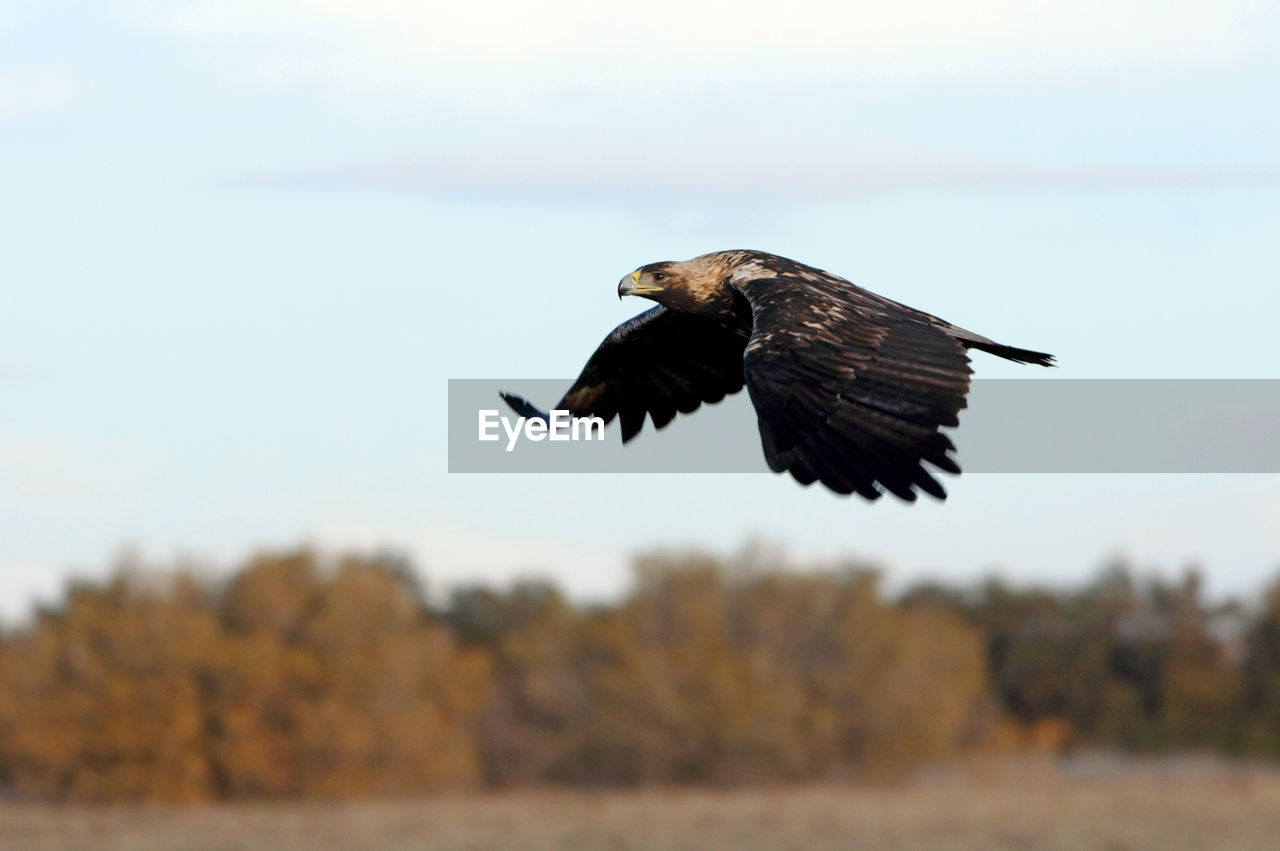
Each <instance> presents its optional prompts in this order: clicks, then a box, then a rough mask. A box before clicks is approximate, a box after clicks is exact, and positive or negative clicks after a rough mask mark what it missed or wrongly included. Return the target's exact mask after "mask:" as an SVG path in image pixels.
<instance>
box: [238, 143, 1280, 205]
mask: <svg viewBox="0 0 1280 851" xmlns="http://www.w3.org/2000/svg"><path fill="white" fill-rule="evenodd" d="M234 182H236V183H238V184H241V185H246V184H247V185H250V186H257V187H271V188H296V189H332V190H360V189H382V190H398V191H408V192H421V193H425V194H433V195H442V196H467V197H481V198H485V197H488V198H493V199H498V200H557V201H584V200H585V201H606V202H607V201H632V200H638V201H655V202H670V201H678V202H687V203H700V202H718V201H736V200H750V199H771V200H785V199H797V200H825V199H837V198H844V197H851V196H858V195H865V194H870V193H878V192H889V191H898V190H912V189H927V190H932V189H942V190H953V189H1044V188H1081V189H1113V188H1135V187H1195V186H1228V185H1229V186H1255V185H1256V186H1276V185H1278V184H1280V168H1270V169H1268V168H1241V167H1231V168H1219V167H1213V166H1186V167H1156V166H1144V165H1118V166H1105V165H1104V166H1093V167H1089V166H1084V167H1077V166H1071V167H1051V166H1048V167H1046V166H1031V165H1024V164H1020V163H1016V162H1009V161H1003V160H999V159H990V158H976V157H968V156H963V155H958V154H949V153H946V152H942V151H930V150H925V149H919V148H904V147H901V146H898V147H890V146H886V145H879V146H877V145H866V144H857V143H849V144H840V143H836V142H809V141H806V140H803V139H789V140H779V141H776V142H770V141H768V140H762V139H760V138H755V137H753V138H747V139H741V138H731V137H723V138H718V139H717V138H711V139H707V138H699V139H682V140H679V141H675V142H673V141H671V140H664V139H661V138H654V139H649V140H646V139H638V138H636V137H634V136H632V137H628V138H626V139H606V140H598V141H593V142H589V143H583V142H565V141H563V140H554V139H551V140H542V141H539V140H529V139H527V138H521V139H519V140H512V141H501V142H497V143H493V144H483V143H479V144H474V145H468V146H465V147H459V148H450V149H444V150H439V151H435V152H432V153H429V154H422V155H418V156H405V157H389V158H384V159H372V160H367V161H364V162H354V163H350V164H347V165H338V166H333V167H329V168H318V169H313V170H301V171H297V172H292V173H290V172H280V173H275V174H256V175H247V176H243V177H241V178H238V179H236V180H235V181H234Z"/></svg>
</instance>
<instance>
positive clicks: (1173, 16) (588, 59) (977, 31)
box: [119, 0, 1269, 104]
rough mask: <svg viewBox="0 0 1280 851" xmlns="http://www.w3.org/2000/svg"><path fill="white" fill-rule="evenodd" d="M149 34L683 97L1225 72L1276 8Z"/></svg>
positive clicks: (205, 13) (140, 1)
mask: <svg viewBox="0 0 1280 851" xmlns="http://www.w3.org/2000/svg"><path fill="white" fill-rule="evenodd" d="M119 2H120V4H121V6H122V7H123V8H124V9H126V10H127V11H128V14H130V15H131V16H132V17H133V19H134V20H136V21H138V22H140V23H141V24H142V25H143V26H145V27H147V28H151V29H155V30H159V31H161V32H165V33H169V34H172V35H176V36H179V37H182V38H186V39H191V40H193V41H196V42H201V43H212V42H219V41H232V42H234V43H235V44H236V48H237V49H236V52H235V54H234V57H235V61H234V62H233V63H231V67H234V68H236V72H237V73H239V74H244V75H247V76H249V77H251V78H254V79H256V80H258V81H259V82H261V83H265V84H268V85H271V86H280V87H299V86H319V87H323V88H324V89H326V90H330V91H335V92H339V93H343V94H348V95H356V96H358V95H361V94H364V93H367V92H369V91H370V90H375V91H379V92H381V93H383V94H385V93H387V92H388V91H393V90H403V91H405V92H409V93H415V94H420V95H423V94H425V95H430V96H436V97H460V98H464V99H465V98H469V97H473V96H475V95H477V94H478V93H483V94H484V95H485V96H487V97H489V98H496V99H499V100H503V101H506V102H507V103H510V104H519V103H521V102H522V100H523V99H524V98H527V97H529V96H531V95H534V94H537V93H539V92H546V91H548V90H554V89H557V88H563V87H570V88H600V89H612V90H626V89H640V90H646V91H653V90H655V89H662V88H668V89H678V88H681V87H683V86H685V85H687V84H688V82H689V80H690V79H697V80H698V81H700V82H702V83H704V84H705V83H716V82H748V83H749V82H752V81H765V80H768V81H777V80H780V79H812V78H817V77H825V78H829V77H832V76H841V75H854V76H872V77H878V78H887V79H892V80H910V79H914V78H919V77H929V76H935V77H936V76H950V75H956V74H964V75H973V74H986V73H1008V72H1018V73H1022V72H1031V73H1040V74H1060V73H1075V72H1080V71H1087V70H1093V69H1106V68H1110V67H1115V66H1132V65H1159V64H1166V63H1185V62H1204V61H1223V60H1232V59H1237V58H1241V57H1244V56H1247V55H1250V54H1251V53H1253V52H1255V51H1256V50H1258V49H1259V48H1260V46H1261V45H1262V44H1263V43H1264V36H1265V35H1266V32H1267V27H1265V26H1261V25H1260V23H1261V22H1263V16H1264V15H1266V14H1269V13H1268V12H1267V10H1268V4H1267V3H1266V2H1264V0H1216V2H1175V3H1168V2H1161V0H1079V2H1075V3H1063V2H1044V1H1043V0H1042V2H1026V0H973V1H972V2H965V3H955V2H950V0H901V2H898V3H893V4H885V3H866V2H863V3H850V4H832V3H829V2H824V0H797V2H793V3H790V4H788V5H787V7H786V11H785V13H783V12H782V11H781V10H780V8H779V7H778V6H777V4H775V3H772V2H766V1H765V0H738V2H733V3H729V2H723V0H704V1H703V2H689V0H653V2H649V3H645V4H639V5H634V4H633V5H617V4H600V3H590V2H582V0H547V2H541V3H532V2H527V0H487V2H474V3H454V2H442V0H434V2H415V0H321V2H316V1H315V0H180V2H172V0H119Z"/></svg>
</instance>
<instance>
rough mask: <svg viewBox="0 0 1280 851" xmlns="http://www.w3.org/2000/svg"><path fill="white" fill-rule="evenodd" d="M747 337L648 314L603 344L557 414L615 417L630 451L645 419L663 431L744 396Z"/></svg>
mask: <svg viewBox="0 0 1280 851" xmlns="http://www.w3.org/2000/svg"><path fill="white" fill-rule="evenodd" d="M749 334H750V326H749V325H748V323H747V322H745V321H742V320H739V319H737V318H734V317H725V318H723V319H716V318H706V317H702V316H697V315H694V314H691V313H681V312H679V311H673V310H668V309H667V308H665V307H655V308H653V309H651V310H646V311H645V312H644V313H641V314H639V315H637V316H635V317H633V318H632V319H629V320H627V321H626V322H624V323H622V324H621V325H619V326H618V327H617V328H615V329H613V331H612V332H611V333H610V334H609V336H607V337H605V339H604V342H602V343H601V344H600V346H599V348H597V349H596V350H595V353H594V354H592V355H591V358H590V359H589V360H588V361H587V364H586V366H584V367H583V368H582V374H581V375H579V376H578V380H577V381H575V382H574V383H573V386H572V387H570V388H569V390H568V392H567V393H565V395H564V398H562V399H561V400H560V402H559V403H558V404H557V405H556V407H555V410H567V411H570V412H571V413H572V414H573V415H574V416H578V417H587V416H594V417H600V418H601V419H603V420H604V421H605V422H606V423H608V422H611V421H612V420H613V418H614V417H615V416H617V417H619V418H620V420H621V422H622V440H623V442H624V443H625V442H626V441H629V440H631V438H633V437H635V436H636V435H637V434H638V433H639V432H640V429H641V427H642V426H643V425H644V419H645V414H646V413H647V414H648V415H649V416H650V417H651V418H652V419H653V425H654V427H655V428H662V427H663V426H665V425H666V424H667V423H669V422H671V420H672V419H674V418H675V415H676V413H677V412H679V413H682V414H687V413H690V412H691V411H693V410H695V409H697V407H698V406H699V405H701V404H702V403H703V402H719V401H720V400H721V399H723V398H724V397H725V396H726V395H727V394H729V393H736V392H737V391H739V390H741V389H742V385H743V381H744V376H743V368H742V352H743V349H744V348H745V347H746V345H747V337H748V335H749ZM502 398H503V399H505V400H506V402H507V404H509V405H510V406H511V407H512V408H513V409H515V411H516V412H517V413H520V414H522V415H524V416H532V417H541V418H543V419H545V418H546V414H545V413H543V412H541V411H539V410H538V409H537V408H534V407H533V406H532V405H530V404H529V403H528V402H526V401H525V400H524V399H522V398H521V397H519V396H513V395H510V394H507V393H504V394H502Z"/></svg>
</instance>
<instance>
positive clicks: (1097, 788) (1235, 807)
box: [0, 760, 1280, 851]
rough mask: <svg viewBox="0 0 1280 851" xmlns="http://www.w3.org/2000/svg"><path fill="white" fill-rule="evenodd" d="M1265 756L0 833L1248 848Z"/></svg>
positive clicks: (554, 843) (177, 844)
mask: <svg viewBox="0 0 1280 851" xmlns="http://www.w3.org/2000/svg"><path fill="white" fill-rule="evenodd" d="M1277 837H1280V772H1277V771H1275V770H1266V769H1260V768H1253V767H1241V766H1235V767H1231V766H1223V765H1221V764H1219V763H1214V762H1212V761H1206V762H1197V761H1195V760H1191V761H1186V760H1184V761H1181V762H1177V763H1169V762H1164V763H1159V764H1146V765H1145V766H1141V767H1139V768H1138V769H1134V768H1133V767H1132V766H1129V765H1126V766H1125V767H1124V768H1122V769H1119V770H1117V768H1116V766H1115V765H1114V764H1112V763H1109V762H1107V761H1105V760H1103V761H1097V760H1095V761H1094V763H1087V762H1086V763H1076V764H1074V765H1072V766H1068V767H1066V768H1065V769H1064V768H1062V767H1058V768H1054V769H1052V770H1019V771H1008V770H1001V771H996V772H991V773H989V774H985V775H984V773H983V772H974V771H972V770H968V769H966V770H964V771H960V772H956V771H948V770H943V771H934V772H930V773H927V774H925V775H923V776H922V777H920V778H917V779H916V780H913V781H911V782H909V783H901V784H896V785H883V784H882V785H873V786H867V785H853V784H839V785H831V784H828V785H823V786H808V787H798V788H797V787H789V788H777V789H764V788H757V789H748V790H729V791H716V790H674V791H672V790H667V791H640V792H619V791H610V792H595V793H584V792H567V791H521V792H510V793H490V794H477V795H448V796H440V797H433V798H424V799H419V800H404V801H390V802H364V803H344V804H326V803H297V804H235V805H222V806H208V807H187V808H183V807H132V806H131V807H86V806H49V805H37V804H22V803H5V804H0V849H5V851H8V849H24V851H41V849H81V848H83V849H94V851H115V849H120V851H123V849H129V851H147V850H148V849H166V851H169V849H191V851H195V849H225V850H226V851H231V849H259V848H262V849H269V851H294V849H299V851H300V850H301V849H307V851H322V850H323V849H379V851H382V849H386V851H398V849H441V851H453V849H488V848H512V849H521V851H525V849H527V851H538V849H574V851H592V849H637V851H639V849H663V851H672V849H705V848H717V849H747V851H754V849H761V851H764V850H765V849H769V851H776V849H797V851H800V849H803V851H819V850H820V849H851V848H874V849H921V848H945V849H1005V848H1007V849H1095V848H1096V849H1108V851H1120V850H1121V849H1148V848H1150V849H1162V851H1176V849H1202V848H1212V849H1260V848H1269V847H1275V843H1276V841H1277Z"/></svg>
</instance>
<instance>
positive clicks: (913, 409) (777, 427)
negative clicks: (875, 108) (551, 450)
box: [502, 251, 1053, 501]
mask: <svg viewBox="0 0 1280 851" xmlns="http://www.w3.org/2000/svg"><path fill="white" fill-rule="evenodd" d="M624 295H638V296H642V297H644V298H647V299H650V300H652V301H656V302H657V303H658V305H659V306H658V307H654V308H652V309H650V310H647V311H645V312H644V313H641V314H639V315H638V316H636V317H634V318H632V319H630V320H629V321H627V322H624V323H622V324H621V325H619V326H618V327H617V328H615V329H614V330H613V332H612V333H611V334H609V336H608V337H606V338H605V340H604V342H603V343H601V344H600V347H599V348H598V349H596V351H595V354H593V355H592V356H591V359H590V360H588V361H587V365H586V366H585V367H583V370H582V374H581V375H579V376H578V380H577V381H575V382H574V383H573V386H572V387H570V388H569V391H568V392H567V393H565V395H564V398H563V399H561V400H560V402H559V403H558V404H557V405H556V408H555V409H556V410H567V411H570V412H571V413H572V414H573V415H574V416H580V417H586V416H597V417H600V418H602V419H603V420H604V421H605V422H606V423H607V422H609V421H611V420H612V419H613V418H614V417H615V416H617V417H618V418H619V419H620V420H621V422H622V440H623V442H624V443H625V442H626V441H629V440H631V438H633V437H635V436H636V435H637V434H638V433H639V432H640V429H641V427H642V426H643V425H644V419H645V414H646V413H647V414H648V415H649V416H650V417H651V418H652V419H653V425H654V427H655V428H662V427H663V426H665V425H667V423H669V422H671V420H673V419H674V418H675V415H676V412H680V413H683V414H687V413H690V412H691V411H693V410H694V409H696V408H697V407H698V406H699V405H700V404H702V403H703V402H718V401H720V400H721V399H723V398H724V397H725V395H726V394H729V393H736V392H737V391H739V390H741V389H742V386H743V384H745V385H746V386H747V392H748V393H749V394H750V396H751V402H752V404H754V405H755V409H756V416H757V419H758V422H759V426H760V439H761V442H762V443H763V445H764V457H765V460H766V461H767V462H768V464H769V467H770V468H771V469H773V471H774V472H778V473H781V472H782V471H784V470H786V471H789V472H790V473H791V475H792V476H794V477H795V479H796V480H797V481H799V482H800V483H801V484H805V485H809V484H812V483H813V482H815V481H821V482H822V483H823V484H824V485H826V486H827V487H829V488H831V490H833V491H836V492H837V493H841V494H849V493H856V494H858V495H860V496H863V497H865V498H867V499H878V498H879V497H880V496H881V494H882V493H884V491H886V490H887V491H889V492H890V493H892V494H894V495H895V496H898V497H900V498H901V499H904V500H907V501H914V500H915V498H916V489H917V488H919V489H920V490H922V491H924V492H925V493H928V494H930V495H932V496H934V497H937V498H938V499H946V495H947V494H946V491H945V490H944V489H943V488H942V485H940V484H938V482H937V480H936V479H934V477H933V476H932V475H930V473H929V472H928V471H926V470H925V468H924V467H923V466H922V463H921V462H923V461H927V462H929V463H930V464H931V465H933V466H934V467H937V468H938V469H940V470H945V471H946V472H948V473H957V474H958V473H959V472H960V467H959V466H958V465H957V464H956V462H955V460H954V459H953V458H952V457H951V456H950V455H949V454H948V453H951V452H954V451H955V445H954V444H953V443H952V442H951V439H950V438H949V437H947V435H945V434H943V433H942V432H941V431H940V430H939V429H940V428H941V427H943V426H956V425H958V423H959V420H958V419H957V414H958V412H959V411H960V409H961V408H963V407H964V406H965V393H966V392H968V389H969V374H970V373H971V372H972V370H971V369H970V368H969V356H968V354H967V352H968V350H969V349H971V348H972V349H980V350H982V351H984V352H990V353H991V354H994V355H999V356H1000V357H1002V358H1006V359H1008V360H1011V361H1016V362H1018V363H1033V364H1039V365H1041V366H1052V365H1053V356H1052V355H1049V354H1045V353H1043V352H1033V351H1029V350H1027V349H1017V348H1014V347H1012V346H1004V345H1001V344H999V343H995V342H993V341H991V340H988V339H987V338H986V337H982V336H979V335H978V334H974V333H973V332H971V331H966V330H964V329H963V328H958V327H956V326H955V325H952V324H951V323H950V322H944V321H943V320H941V319H939V318H937V317H936V316H931V315H929V314H928V313H922V312H921V311H919V310H915V309H913V308H910V307H907V306H906V305H903V304H899V303H897V302H895V301H891V300H889V299H887V298H884V297H883V296H879V295H876V294H875V293H872V292H868V291H867V290H864V289H862V288H861V287H859V286H856V285H855V284H852V283H850V282H849V281H847V280H845V279H844V278H841V277H838V276H836V275H832V274H830V273H829V272H824V271H822V270H821V269H815V268H813V267H812V266H806V265H804V264H803V263H797V262H796V261H794V260H788V259H787V258H785V257H779V256H777V255H775V254H767V253H765V252H762V251H718V252H715V253H712V254H704V255H702V256H701V257H695V258H693V259H692V260H685V261H682V262H663V263H650V264H649V265H647V266H641V267H640V268H639V269H636V270H635V271H634V272H632V273H631V274H629V275H627V276H626V277H624V278H623V279H622V281H621V282H619V284H618V297H619V298H621V297H622V296H624ZM502 397H503V399H505V400H506V402H507V404H509V405H510V406H511V407H512V408H513V409H514V410H515V411H516V412H517V413H519V414H521V415H524V416H527V417H539V418H542V419H546V414H545V413H543V412H542V411H539V410H538V409H537V408H535V407H534V406H533V405H531V404H529V403H528V402H527V401H525V400H524V399H522V398H521V397H519V396H513V395H510V394H507V393H503V394H502Z"/></svg>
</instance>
